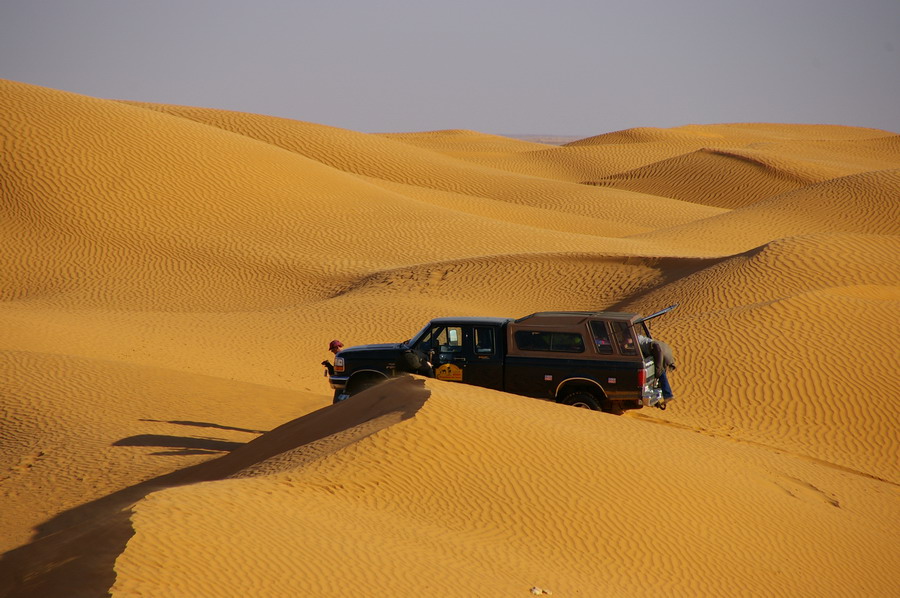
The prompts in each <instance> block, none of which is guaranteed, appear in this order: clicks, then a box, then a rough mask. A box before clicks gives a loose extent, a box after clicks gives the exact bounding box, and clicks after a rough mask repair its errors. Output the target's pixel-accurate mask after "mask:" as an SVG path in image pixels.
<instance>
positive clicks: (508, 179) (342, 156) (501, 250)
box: [0, 81, 900, 597]
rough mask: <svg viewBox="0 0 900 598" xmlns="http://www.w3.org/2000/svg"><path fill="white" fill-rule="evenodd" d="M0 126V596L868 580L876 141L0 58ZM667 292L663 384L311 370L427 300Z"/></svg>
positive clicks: (831, 586) (581, 299)
mask: <svg viewBox="0 0 900 598" xmlns="http://www.w3.org/2000/svg"><path fill="white" fill-rule="evenodd" d="M0 149H2V152H0V332H2V334H0V418H2V424H0V513H3V517H2V518H0V550H2V551H4V552H3V554H2V556H0V595H4V596H62V595H65V596H99V595H106V594H107V592H108V591H110V589H112V590H111V591H112V594H113V595H114V596H139V595H142V596H148V595H150V596H246V595H267V596H296V595H316V596H374V595H380V594H392V595H398V596H423V595H442V596H443V595H446V596H451V595H457V594H463V593H465V594H467V595H477V596H517V595H528V594H527V592H528V590H529V589H530V588H531V587H540V588H547V589H550V590H552V591H553V593H554V595H558V596H607V595H609V596H659V595H671V596H722V595H738V596H760V595H765V596H786V597H788V596H790V597H795V596H823V595H824V596H828V595H840V596H845V595H846V596H856V595H860V596H893V595H895V594H896V588H897V587H900V547H898V544H897V542H896V532H895V531H894V530H896V529H900V501H898V500H897V497H898V493H897V487H898V484H900V475H898V472H900V467H898V461H897V455H898V454H900V435H898V430H900V407H898V402H897V400H896V399H897V392H896V390H895V388H894V387H895V386H896V384H895V383H894V382H893V378H892V377H891V372H892V369H893V368H894V367H895V365H896V364H897V363H900V349H898V347H897V346H896V342H894V341H895V340H896V339H897V338H900V328H898V326H900V266H898V260H897V256H898V255H900V200H898V198H900V136H898V135H897V134H896V133H892V132H889V131H878V130H872V129H861V128H853V127H842V126H820V125H790V124H774V123H734V124H722V125H691V126H685V127H678V128H673V129H656V128H636V129H629V130H626V131H617V132H612V133H606V134H603V135H597V136H593V137H587V138H585V139H581V140H578V141H574V142H571V143H567V144H565V145H547V144H543V143H536V142H535V141H534V140H522V139H513V138H507V137H501V136H497V135H486V134H483V133H480V132H477V131H469V130H462V129H460V130H449V131H428V132H421V133H416V132H405V133H384V134H379V135H373V134H365V133H359V132H355V131H348V130H345V129H338V128H334V127H327V126H323V125H318V124H315V123H309V122H299V121H291V120H286V119H279V118H274V117H268V116H263V115H253V114H243V113H237V112H228V111H222V110H214V109H207V108H196V107H185V106H167V105H157V104H144V103H136V102H119V101H111V100H104V99H99V98H91V97H86V96H81V95H77V94H72V93H67V92H64V91H58V90H52V89H47V88H41V87H37V86H32V85H27V84H23V83H17V82H14V81H0ZM672 303H679V305H680V307H679V308H678V310H676V311H675V312H673V313H672V314H670V315H668V316H666V317H665V318H662V319H660V320H658V321H657V322H655V323H654V324H653V332H654V334H655V335H657V336H659V337H661V338H664V339H665V340H667V341H668V342H669V343H670V344H671V345H672V346H673V347H674V349H675V353H676V358H677V362H678V366H679V367H678V370H677V371H676V372H674V373H673V375H672V382H673V385H674V387H675V392H676V395H677V397H678V399H677V401H675V402H674V403H673V404H672V405H671V407H670V408H669V409H668V410H667V411H665V412H660V411H656V410H654V411H650V410H646V409H645V410H641V411H637V412H630V413H629V414H627V415H626V416H624V417H615V416H611V415H606V414H598V413H590V412H584V411H580V410H575V409H571V408H565V407H561V406H556V405H553V404H549V403H544V402H541V401H538V400H534V399H525V398H521V397H514V396H509V395H505V394H503V393H499V392H492V391H487V390H482V389H477V388H471V387H465V386H461V385H454V384H452V383H440V382H436V381H428V382H427V386H416V385H415V383H412V382H411V381H403V382H399V383H397V384H396V385H386V386H384V387H381V388H380V389H374V390H373V392H372V393H371V394H370V395H368V396H366V395H360V396H359V397H356V398H354V400H352V401H348V402H345V403H342V404H340V405H337V406H331V391H330V389H329V387H328V385H327V382H326V381H325V379H324V378H323V377H322V373H323V368H322V366H321V365H320V362H321V361H322V360H323V359H325V358H331V357H332V356H331V355H330V354H329V353H327V352H326V351H325V347H326V346H327V344H328V342H329V341H330V340H332V339H334V338H338V339H341V340H342V341H343V342H344V343H345V344H346V345H356V344H364V343H372V342H395V341H402V340H403V339H406V338H410V337H411V336H412V335H413V334H414V333H415V332H416V331H417V330H418V329H419V328H420V327H421V326H422V325H423V324H424V323H425V322H427V321H428V320H429V319H430V318H433V317H436V316H450V315H469V316H475V315H488V316H513V317H515V316H522V315H525V314H528V313H531V312H534V311H538V310H548V309H559V310H594V309H615V310H626V311H629V310H633V311H638V312H642V313H648V312H651V311H654V310H656V309H659V308H661V307H664V306H666V305H670V304H672ZM411 388H414V389H416V390H410V389H411ZM429 393H430V396H428V395H429Z"/></svg>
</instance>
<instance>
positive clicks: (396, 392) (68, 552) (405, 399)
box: [0, 376, 430, 598]
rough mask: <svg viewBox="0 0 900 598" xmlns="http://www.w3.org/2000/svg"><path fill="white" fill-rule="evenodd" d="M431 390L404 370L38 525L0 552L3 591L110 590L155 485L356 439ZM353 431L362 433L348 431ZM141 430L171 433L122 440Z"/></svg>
mask: <svg viewBox="0 0 900 598" xmlns="http://www.w3.org/2000/svg"><path fill="white" fill-rule="evenodd" d="M429 395H430V391H429V390H428V389H426V388H425V385H424V382H423V381H422V380H415V379H413V378H412V377H409V376H404V377H401V378H397V379H395V380H392V381H390V382H386V383H384V384H381V385H379V386H376V387H374V388H372V389H370V390H367V391H365V392H363V393H360V394H359V395H357V396H355V397H353V400H349V401H343V402H341V403H338V404H336V405H330V406H328V407H325V408H323V409H320V410H318V411H314V412H313V413H310V414H308V415H305V416H303V417H300V418H298V419H295V420H293V421H291V422H288V423H286V424H284V425H282V426H279V427H278V428H275V429H274V430H272V431H271V432H268V433H266V434H264V435H263V436H260V437H259V438H256V439H254V440H252V441H250V442H248V443H247V444H244V445H238V446H237V447H236V448H234V450H232V452H230V453H227V454H225V455H222V456H220V457H218V458H215V459H210V460H209V461H205V462H203V463H200V464H198V465H193V466H191V467H187V468H185V469H181V470H178V471H174V472H172V473H169V474H166V475H162V476H159V477H156V478H154V479H152V480H147V481H145V482H142V483H140V484H136V485H134V486H130V487H128V488H124V489H122V490H119V491H118V492H114V493H113V494H109V495H107V496H104V497H102V498H99V499H97V500H94V501H92V502H89V503H85V504H83V505H80V506H77V507H75V508H72V509H69V510H67V511H64V512H62V513H60V514H59V515H57V516H55V517H53V518H52V519H49V520H47V521H45V522H44V523H42V524H41V525H39V526H38V527H37V528H36V529H35V534H34V537H33V539H32V540H31V541H30V542H29V543H28V544H25V545H23V546H20V547H19V548H16V549H14V550H11V551H9V552H7V553H5V554H4V555H3V556H2V558H0V596H4V597H6V598H19V597H25V596H28V597H35V596H66V597H68V598H82V597H84V598H96V597H100V596H108V595H109V589H110V588H111V587H112V585H113V584H114V583H115V579H116V577H115V570H114V565H115V562H116V559H117V558H118V556H119V555H120V554H122V552H123V551H124V550H125V545H126V544H127V543H128V541H129V540H130V539H131V537H132V536H133V534H134V530H133V528H132V526H131V520H130V518H131V510H132V507H133V506H134V504H135V503H137V502H138V501H140V500H141V499H142V498H144V497H145V496H147V495H148V494H150V493H151V492H156V491H158V490H163V489H166V488H172V487H175V486H183V485H186V484H194V483H197V482H206V481H212V480H220V479H223V478H227V477H228V476H231V475H233V474H235V473H237V472H239V471H241V470H243V469H246V468H248V467H250V466H252V465H254V464H257V463H261V462H263V461H265V460H266V459H269V458H271V457H274V456H276V455H279V454H281V453H283V452H285V451H288V450H292V449H296V448H298V447H301V446H304V445H306V444H309V443H311V442H315V441H317V440H321V439H324V438H326V437H328V436H331V435H333V434H336V433H338V432H345V436H347V438H349V440H347V439H345V442H348V441H349V442H357V441H359V440H361V439H362V438H364V437H366V436H369V435H371V434H373V433H375V432H376V431H377V430H379V429H381V428H383V427H387V426H389V425H392V424H393V423H396V422H397V421H402V420H405V419H408V418H410V417H413V416H414V415H415V414H416V412H417V411H418V410H419V409H420V408H421V407H422V405H424V404H425V401H426V400H427V399H428V396H429ZM384 416H391V417H384ZM373 420H379V421H381V422H384V423H383V424H378V425H375V426H373V425H371V423H370V422H373ZM367 423H369V424H370V425H365V424H367ZM353 431H356V433H355V434H353V433H351V434H349V435H346V432H353ZM135 438H137V439H143V441H145V442H150V441H151V440H152V439H155V440H153V442H158V441H159V439H161V438H172V437H158V436H153V435H149V436H138V437H131V439H128V438H126V439H124V440H123V441H118V442H124V441H129V440H133V439H135ZM179 440H183V439H179ZM191 440H196V439H191ZM173 442H174V441H173ZM117 444H118V443H117ZM227 444H235V443H227ZM122 446H135V444H124V445H122ZM139 446H148V445H147V444H140V445H139ZM150 446H158V445H156V444H153V445H150ZM166 446H169V445H166ZM207 446H208V445H207Z"/></svg>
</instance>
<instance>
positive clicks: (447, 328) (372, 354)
mask: <svg viewBox="0 0 900 598" xmlns="http://www.w3.org/2000/svg"><path fill="white" fill-rule="evenodd" d="M675 307H677V305H672V306H670V307H668V308H666V309H664V310H661V311H658V312H656V313H654V314H651V315H649V316H646V317H642V316H640V315H639V314H635V313H623V312H603V311H601V312H568V311H547V312H537V313H533V314H531V315H527V316H525V317H522V318H518V319H513V318H478V317H455V318H454V317H449V318H436V319H434V320H432V321H430V322H429V323H428V324H426V325H425V327H424V328H422V329H421V330H420V331H419V332H418V333H417V334H416V335H415V336H413V337H412V338H411V339H409V340H407V341H404V342H400V343H388V344H377V345H361V346H355V347H348V348H345V349H343V350H341V351H339V352H338V353H337V354H336V355H335V358H334V365H333V367H331V366H330V364H329V366H328V372H327V373H328V377H329V382H330V384H331V387H332V388H333V389H334V402H335V403H336V402H339V401H342V400H344V399H347V398H349V397H351V396H353V395H354V394H357V393H359V392H361V391H363V390H365V389H367V388H370V387H372V386H374V385H375V384H378V383H379V382H382V381H384V380H387V379H389V378H392V377H395V376H399V375H404V374H409V373H413V374H420V375H423V376H429V377H434V378H437V379H438V380H446V381H451V382H458V383H463V384H472V385H475V386H482V387H485V388H492V389H496V390H500V391H504V392H508V393H513V394H517V395H522V396H526V397H534V398H540V399H546V400H549V401H555V402H557V403H562V404H565V405H572V406H575V407H581V408H587V409H593V410H597V411H608V412H612V413H621V412H622V411H624V410H626V409H638V408H641V407H644V406H655V407H659V408H661V409H665V406H666V400H665V399H663V396H662V391H661V389H660V387H659V374H661V373H662V372H658V369H659V368H658V367H657V364H655V363H654V359H653V356H652V355H650V351H649V350H648V349H647V342H646V341H647V340H648V339H650V338H652V337H651V335H650V329H649V327H648V326H647V322H648V321H649V320H650V319H652V318H656V317H658V316H661V315H663V314H665V313H668V312H669V311H671V310H672V309H674V308H675ZM326 363H327V362H326Z"/></svg>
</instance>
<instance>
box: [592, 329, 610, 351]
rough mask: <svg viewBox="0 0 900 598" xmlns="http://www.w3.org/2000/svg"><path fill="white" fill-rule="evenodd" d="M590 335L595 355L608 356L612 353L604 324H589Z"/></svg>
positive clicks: (607, 331)
mask: <svg viewBox="0 0 900 598" xmlns="http://www.w3.org/2000/svg"><path fill="white" fill-rule="evenodd" d="M591 334H592V335H593V337H594V347H595V348H596V349H597V353H601V354H603V355H609V354H611V353H612V352H613V346H612V342H610V340H609V330H608V329H607V328H606V322H599V321H593V322H591Z"/></svg>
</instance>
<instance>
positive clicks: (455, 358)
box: [453, 357, 466, 363]
mask: <svg viewBox="0 0 900 598" xmlns="http://www.w3.org/2000/svg"><path fill="white" fill-rule="evenodd" d="M453 361H454V362H455V363H465V362H466V358H465V357H454V358H453Z"/></svg>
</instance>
